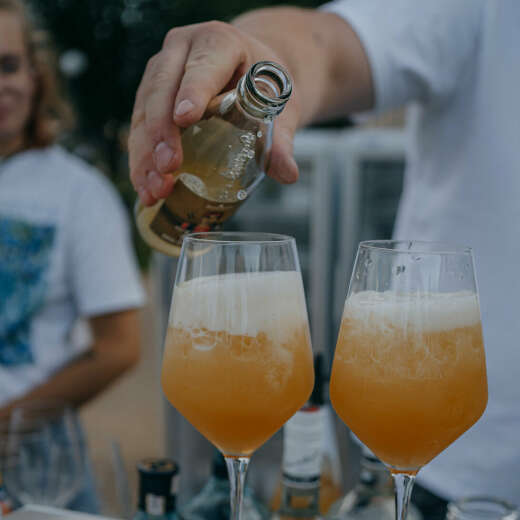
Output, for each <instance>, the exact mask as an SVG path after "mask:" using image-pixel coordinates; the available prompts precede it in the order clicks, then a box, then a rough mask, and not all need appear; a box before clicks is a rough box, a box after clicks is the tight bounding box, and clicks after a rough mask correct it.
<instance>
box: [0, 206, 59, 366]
mask: <svg viewBox="0 0 520 520" xmlns="http://www.w3.org/2000/svg"><path fill="white" fill-rule="evenodd" d="M54 235H55V227H54V226H48V225H36V224H33V223H29V222H26V221H22V220H16V219H12V218H9V217H5V216H2V215H0V364H2V365H8V366H16V365H21V364H25V363H32V362H33V360H34V359H33V353H32V350H31V344H30V328H31V320H32V318H33V316H34V314H35V313H36V312H37V311H38V309H39V308H40V306H41V305H42V304H43V301H44V298H45V289H46V276H45V273H46V271H47V269H48V267H49V264H50V256H51V251H52V244H53V241H54Z"/></svg>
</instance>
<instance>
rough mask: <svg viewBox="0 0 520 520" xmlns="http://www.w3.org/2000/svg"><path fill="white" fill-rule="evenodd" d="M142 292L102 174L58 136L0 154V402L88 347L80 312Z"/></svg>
mask: <svg viewBox="0 0 520 520" xmlns="http://www.w3.org/2000/svg"><path fill="white" fill-rule="evenodd" d="M143 300H144V294H143V290H142V287H141V285H140V280H139V273H138V270H137V268H136V265H135V261H134V258H133V252H132V249H131V243H130V237H129V229H128V223H127V219H126V214H125V210H124V208H123V206H122V204H121V202H120V200H119V198H118V196H117V194H116V192H115V190H114V189H113V188H112V186H111V185H110V183H109V181H108V180H107V179H105V178H104V177H103V176H102V175H101V174H100V173H99V172H97V171H96V170H95V169H93V168H91V167H90V166H88V165H87V164H85V163H84V162H83V161H81V160H80V159H78V158H76V157H74V156H73V155H71V154H69V153H67V152H66V151H65V150H63V149H61V148H59V147H57V146H55V147H49V148H45V149H41V150H31V151H26V152H23V153H20V154H17V155H15V156H13V157H12V158H10V159H7V160H5V161H4V162H2V163H0V406H1V405H2V404H4V403H6V402H8V401H10V400H12V399H14V398H16V397H18V396H21V395H23V394H24V393H26V392H27V391H29V390H31V389H32V388H33V387H35V386H37V385H39V384H41V383H43V382H44V381H46V380H47V379H48V378H49V377H50V376H52V374H53V373H54V372H55V371H57V370H59V369H60V368H61V367H62V366H63V365H64V364H66V363H67V362H69V361H71V360H72V359H73V358H74V357H76V356H77V355H78V354H79V353H80V352H81V351H82V349H84V348H85V345H77V344H75V342H74V338H73V331H74V330H77V329H76V327H75V326H76V323H77V321H78V319H79V318H80V317H92V316H96V315H100V314H105V313H109V312H112V311H120V310H124V309H128V308H132V307H137V306H140V305H141V304H142V303H143Z"/></svg>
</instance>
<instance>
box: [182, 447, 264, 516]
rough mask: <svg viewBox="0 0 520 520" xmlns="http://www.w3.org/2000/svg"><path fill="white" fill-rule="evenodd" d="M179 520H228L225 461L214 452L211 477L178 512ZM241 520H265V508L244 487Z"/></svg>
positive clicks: (227, 483)
mask: <svg viewBox="0 0 520 520" xmlns="http://www.w3.org/2000/svg"><path fill="white" fill-rule="evenodd" d="M179 517H180V519H181V520H229V518H230V489H229V479H228V472H227V466H226V461H225V460H224V457H223V456H222V454H221V453H220V452H219V451H218V450H215V455H214V457H213V461H212V464H211V476H210V478H209V480H208V481H207V482H206V484H205V485H204V487H203V488H202V489H201V491H200V492H199V493H198V494H197V495H195V496H194V497H193V498H192V499H191V500H190V501H189V502H188V503H187V504H186V505H185V506H183V507H182V508H181V509H180V511H179ZM241 517H242V519H243V520H267V518H268V513H267V510H266V508H265V507H264V506H263V505H262V504H260V503H259V502H258V501H257V500H256V499H255V497H254V496H253V493H252V492H251V489H250V488H249V487H247V486H246V489H245V493H244V503H243V507H242V515H241Z"/></svg>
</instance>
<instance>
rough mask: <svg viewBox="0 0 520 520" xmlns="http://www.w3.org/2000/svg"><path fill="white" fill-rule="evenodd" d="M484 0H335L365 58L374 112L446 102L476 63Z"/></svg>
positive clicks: (332, 4)
mask: <svg viewBox="0 0 520 520" xmlns="http://www.w3.org/2000/svg"><path fill="white" fill-rule="evenodd" d="M485 2H486V0H336V1H334V2H330V3H328V4H325V5H324V6H322V9H323V10H326V11H329V12H333V13H335V14H337V15H338V16H340V17H342V18H344V19H345V20H346V21H347V22H348V23H349V24H350V25H351V26H352V28H353V29H354V31H355V32H356V34H357V35H358V37H359V39H360V41H361V43H362V45H363V47H364V49H365V52H366V53H367V56H368V59H369V62H370V66H371V69H372V76H373V81H374V88H375V110H376V111H384V110H386V109H389V108H395V107H399V106H401V105H403V104H405V103H407V102H409V101H418V102H421V103H425V104H426V103H437V102H441V101H442V100H443V99H445V98H446V97H448V96H449V95H450V94H451V93H452V92H453V91H454V89H456V88H457V84H458V83H459V81H460V78H461V76H462V75H463V74H464V72H465V70H467V67H468V66H469V64H470V63H472V62H473V60H474V59H476V55H477V52H476V51H477V48H478V45H479V34H480V25H481V23H482V15H483V10H484V7H485Z"/></svg>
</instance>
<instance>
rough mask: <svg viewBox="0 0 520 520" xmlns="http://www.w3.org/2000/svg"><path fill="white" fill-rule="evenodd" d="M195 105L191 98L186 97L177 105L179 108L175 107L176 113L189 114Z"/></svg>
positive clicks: (179, 114) (178, 114) (180, 114)
mask: <svg viewBox="0 0 520 520" xmlns="http://www.w3.org/2000/svg"><path fill="white" fill-rule="evenodd" d="M194 107H195V105H194V104H193V103H192V102H191V101H190V100H189V99H184V100H182V101H181V102H180V103H179V104H178V105H177V108H176V109H175V115H176V116H183V115H184V114H187V113H188V112H190V111H191V110H193V108H194Z"/></svg>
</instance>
